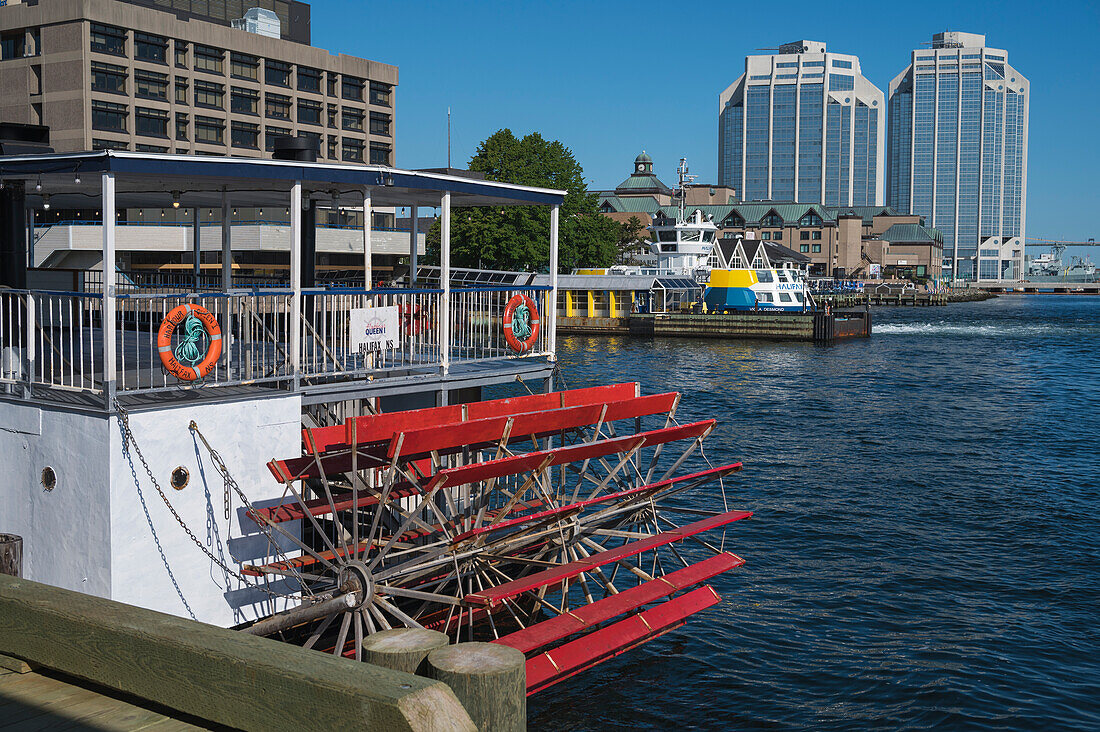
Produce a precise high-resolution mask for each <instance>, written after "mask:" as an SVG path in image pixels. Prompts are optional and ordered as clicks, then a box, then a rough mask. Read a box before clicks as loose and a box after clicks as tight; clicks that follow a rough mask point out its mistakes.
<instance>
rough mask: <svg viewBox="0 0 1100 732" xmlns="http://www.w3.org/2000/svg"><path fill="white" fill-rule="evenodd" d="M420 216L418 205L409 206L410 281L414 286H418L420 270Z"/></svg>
mask: <svg viewBox="0 0 1100 732" xmlns="http://www.w3.org/2000/svg"><path fill="white" fill-rule="evenodd" d="M418 217H419V214H418V211H417V207H416V206H410V207H409V222H410V224H409V282H411V283H412V286H413V287H416V275H417V272H418V271H419V269H420V268H419V266H418V265H417V262H418V260H419V257H420V247H419V246H417V244H418V242H417V238H418V235H417V229H419V228H420V227H419V226H418V225H417V218H418Z"/></svg>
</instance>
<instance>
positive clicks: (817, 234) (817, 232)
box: [810, 231, 821, 240]
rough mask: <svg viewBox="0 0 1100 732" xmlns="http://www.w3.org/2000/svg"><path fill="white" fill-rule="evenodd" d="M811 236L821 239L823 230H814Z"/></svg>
mask: <svg viewBox="0 0 1100 732" xmlns="http://www.w3.org/2000/svg"><path fill="white" fill-rule="evenodd" d="M810 238H811V239H817V240H820V239H821V232H820V231H815V232H813V233H812V234H811V235H810Z"/></svg>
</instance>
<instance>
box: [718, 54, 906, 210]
mask: <svg viewBox="0 0 1100 732" xmlns="http://www.w3.org/2000/svg"><path fill="white" fill-rule="evenodd" d="M718 125H719V133H718V171H719V172H718V182H719V184H721V185H725V186H730V187H732V188H734V189H736V190H737V191H740V193H741V199H742V200H744V201H752V200H787V201H798V202H800V203H819V204H823V205H827V206H873V205H881V204H882V202H883V195H884V189H883V169H884V160H885V154H886V146H885V135H884V132H885V127H886V116H885V103H884V97H883V94H882V92H881V91H880V90H879V89H878V88H877V87H876V86H875V85H874V84H872V83H871V82H870V81H868V80H867V79H866V78H864V77H863V75H862V74H861V72H860V66H859V58H858V57H856V56H851V55H847V54H837V53H831V52H828V51H827V50H826V48H825V44H824V43H821V42H819V41H794V42H791V43H785V44H783V45H781V46H780V47H779V48H778V50H777V52H776V53H774V54H769V55H757V56H748V57H746V59H745V73H743V74H742V75H741V76H740V77H738V78H737V80H736V81H734V83H733V84H731V85H730V86H729V87H728V88H727V89H726V90H725V91H723V92H722V94H721V95H720V96H719V101H718Z"/></svg>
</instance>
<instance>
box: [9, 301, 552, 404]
mask: <svg viewBox="0 0 1100 732" xmlns="http://www.w3.org/2000/svg"><path fill="white" fill-rule="evenodd" d="M119 289H121V288H119ZM517 294H523V295H526V296H528V297H530V298H531V299H532V300H533V301H534V302H535V305H536V309H537V310H538V312H539V315H540V319H541V323H540V329H539V333H538V335H537V337H536V339H535V341H534V343H533V344H532V345H531V347H530V349H528V350H527V351H525V352H524V353H522V354H521V353H516V351H514V350H513V349H512V348H511V347H510V346H509V344H508V342H507V340H506V339H505V335H504V327H503V319H504V311H505V307H506V306H507V304H508V301H509V300H510V299H511V298H512V297H513V296H515V295H517ZM550 295H551V291H550V288H549V287H544V286H539V287H523V288H506V287H481V288H468V289H454V290H451V291H450V299H449V306H450V307H449V310H450V318H449V321H448V322H449V326H450V327H449V340H448V341H447V343H446V348H444V347H443V346H442V344H441V342H440V334H441V332H442V331H443V328H441V318H442V317H443V313H444V308H443V291H442V290H440V289H420V290H365V289H361V288H360V289H356V288H350V287H346V288H340V287H333V288H320V289H312V290H304V291H302V293H301V300H300V306H301V309H300V313H301V316H300V318H299V320H298V322H297V323H296V324H295V323H294V322H293V313H294V302H295V294H294V292H293V290H290V289H286V288H261V289H257V290H252V291H240V290H236V291H231V292H203V291H200V292H183V291H177V292H170V293H164V292H150V291H148V290H147V289H144V288H143V289H141V290H137V291H122V292H116V295H115V305H116V308H115V318H114V322H113V331H114V342H115V344H116V347H115V368H114V373H113V374H111V375H110V378H108V379H105V378H104V364H103V362H104V353H103V347H104V346H103V344H104V323H103V313H104V309H103V303H104V299H103V296H102V295H100V294H96V293H87V292H60V291H57V292H55V291H42V290H0V392H3V393H6V394H8V395H12V396H15V397H17V398H24V399H39V398H49V396H50V393H51V392H52V391H53V390H62V391H68V392H73V391H76V392H82V393H85V394H88V395H100V397H101V398H103V399H106V398H109V396H110V394H105V393H104V392H105V390H107V389H106V387H105V382H107V383H109V382H110V381H111V380H113V381H114V391H115V393H117V394H141V393H154V392H160V391H168V390H179V389H195V388H200V387H229V386H246V385H255V386H267V387H269V388H281V389H292V388H295V387H297V386H298V385H299V384H301V383H303V382H305V383H313V384H316V383H328V382H332V381H340V380H347V381H352V380H366V379H368V378H377V377H379V376H384V375H386V374H387V373H389V374H391V375H392V374H394V373H397V374H407V373H409V372H410V371H422V372H423V371H428V372H433V371H438V370H441V369H443V368H445V366H446V364H454V363H469V362H474V361H485V360H496V359H506V358H524V357H539V356H546V355H548V354H550V349H551V346H550V344H551V342H552V341H551V335H550V320H549V318H550V306H551V303H550ZM185 304H193V305H201V306H202V307H204V308H205V309H207V310H208V311H210V313H211V314H212V315H213V316H214V317H215V318H216V319H217V321H218V323H219V324H220V328H221V332H222V354H221V357H220V358H219V359H218V361H217V362H216V363H215V364H214V366H213V368H212V369H211V370H210V372H209V373H208V374H206V375H205V376H204V377H203V378H202V379H199V380H196V381H184V380H180V379H178V378H176V377H175V376H173V375H171V374H169V373H168V372H167V371H166V370H165V369H164V368H163V366H162V362H161V357H160V350H159V348H158V343H157V336H158V330H159V329H160V326H161V323H162V322H163V320H164V319H165V317H166V316H167V315H168V314H169V313H170V312H171V311H172V310H173V309H174V308H176V307H178V306H180V305H185ZM378 308H392V309H393V310H390V311H388V314H389V315H390V316H391V317H393V316H395V317H396V318H397V319H398V323H399V325H398V328H397V334H398V335H397V337H396V338H395V339H393V340H389V341H386V342H384V343H380V344H375V345H374V346H370V347H368V346H359V347H357V346H356V344H355V338H354V334H353V333H352V329H351V319H352V313H353V312H354V311H356V310H363V309H378ZM109 325H112V324H109ZM295 327H297V328H298V329H299V331H298V332H297V333H295V332H294V328H295ZM295 338H296V339H297V341H298V343H299V344H300V345H299V351H298V353H297V354H296V356H295V354H293V353H292V346H291V344H292V343H294V342H295ZM177 341H178V334H177ZM177 341H173V347H174V346H175V344H176V343H177ZM205 347H206V345H200V348H201V349H205Z"/></svg>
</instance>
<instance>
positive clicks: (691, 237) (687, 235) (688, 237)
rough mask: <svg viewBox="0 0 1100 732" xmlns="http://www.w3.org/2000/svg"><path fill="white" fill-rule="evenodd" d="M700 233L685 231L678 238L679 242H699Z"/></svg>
mask: <svg viewBox="0 0 1100 732" xmlns="http://www.w3.org/2000/svg"><path fill="white" fill-rule="evenodd" d="M702 233H703V232H701V231H685V232H683V235H682V236H681V237H680V241H699V237H700V236H701V235H702Z"/></svg>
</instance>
